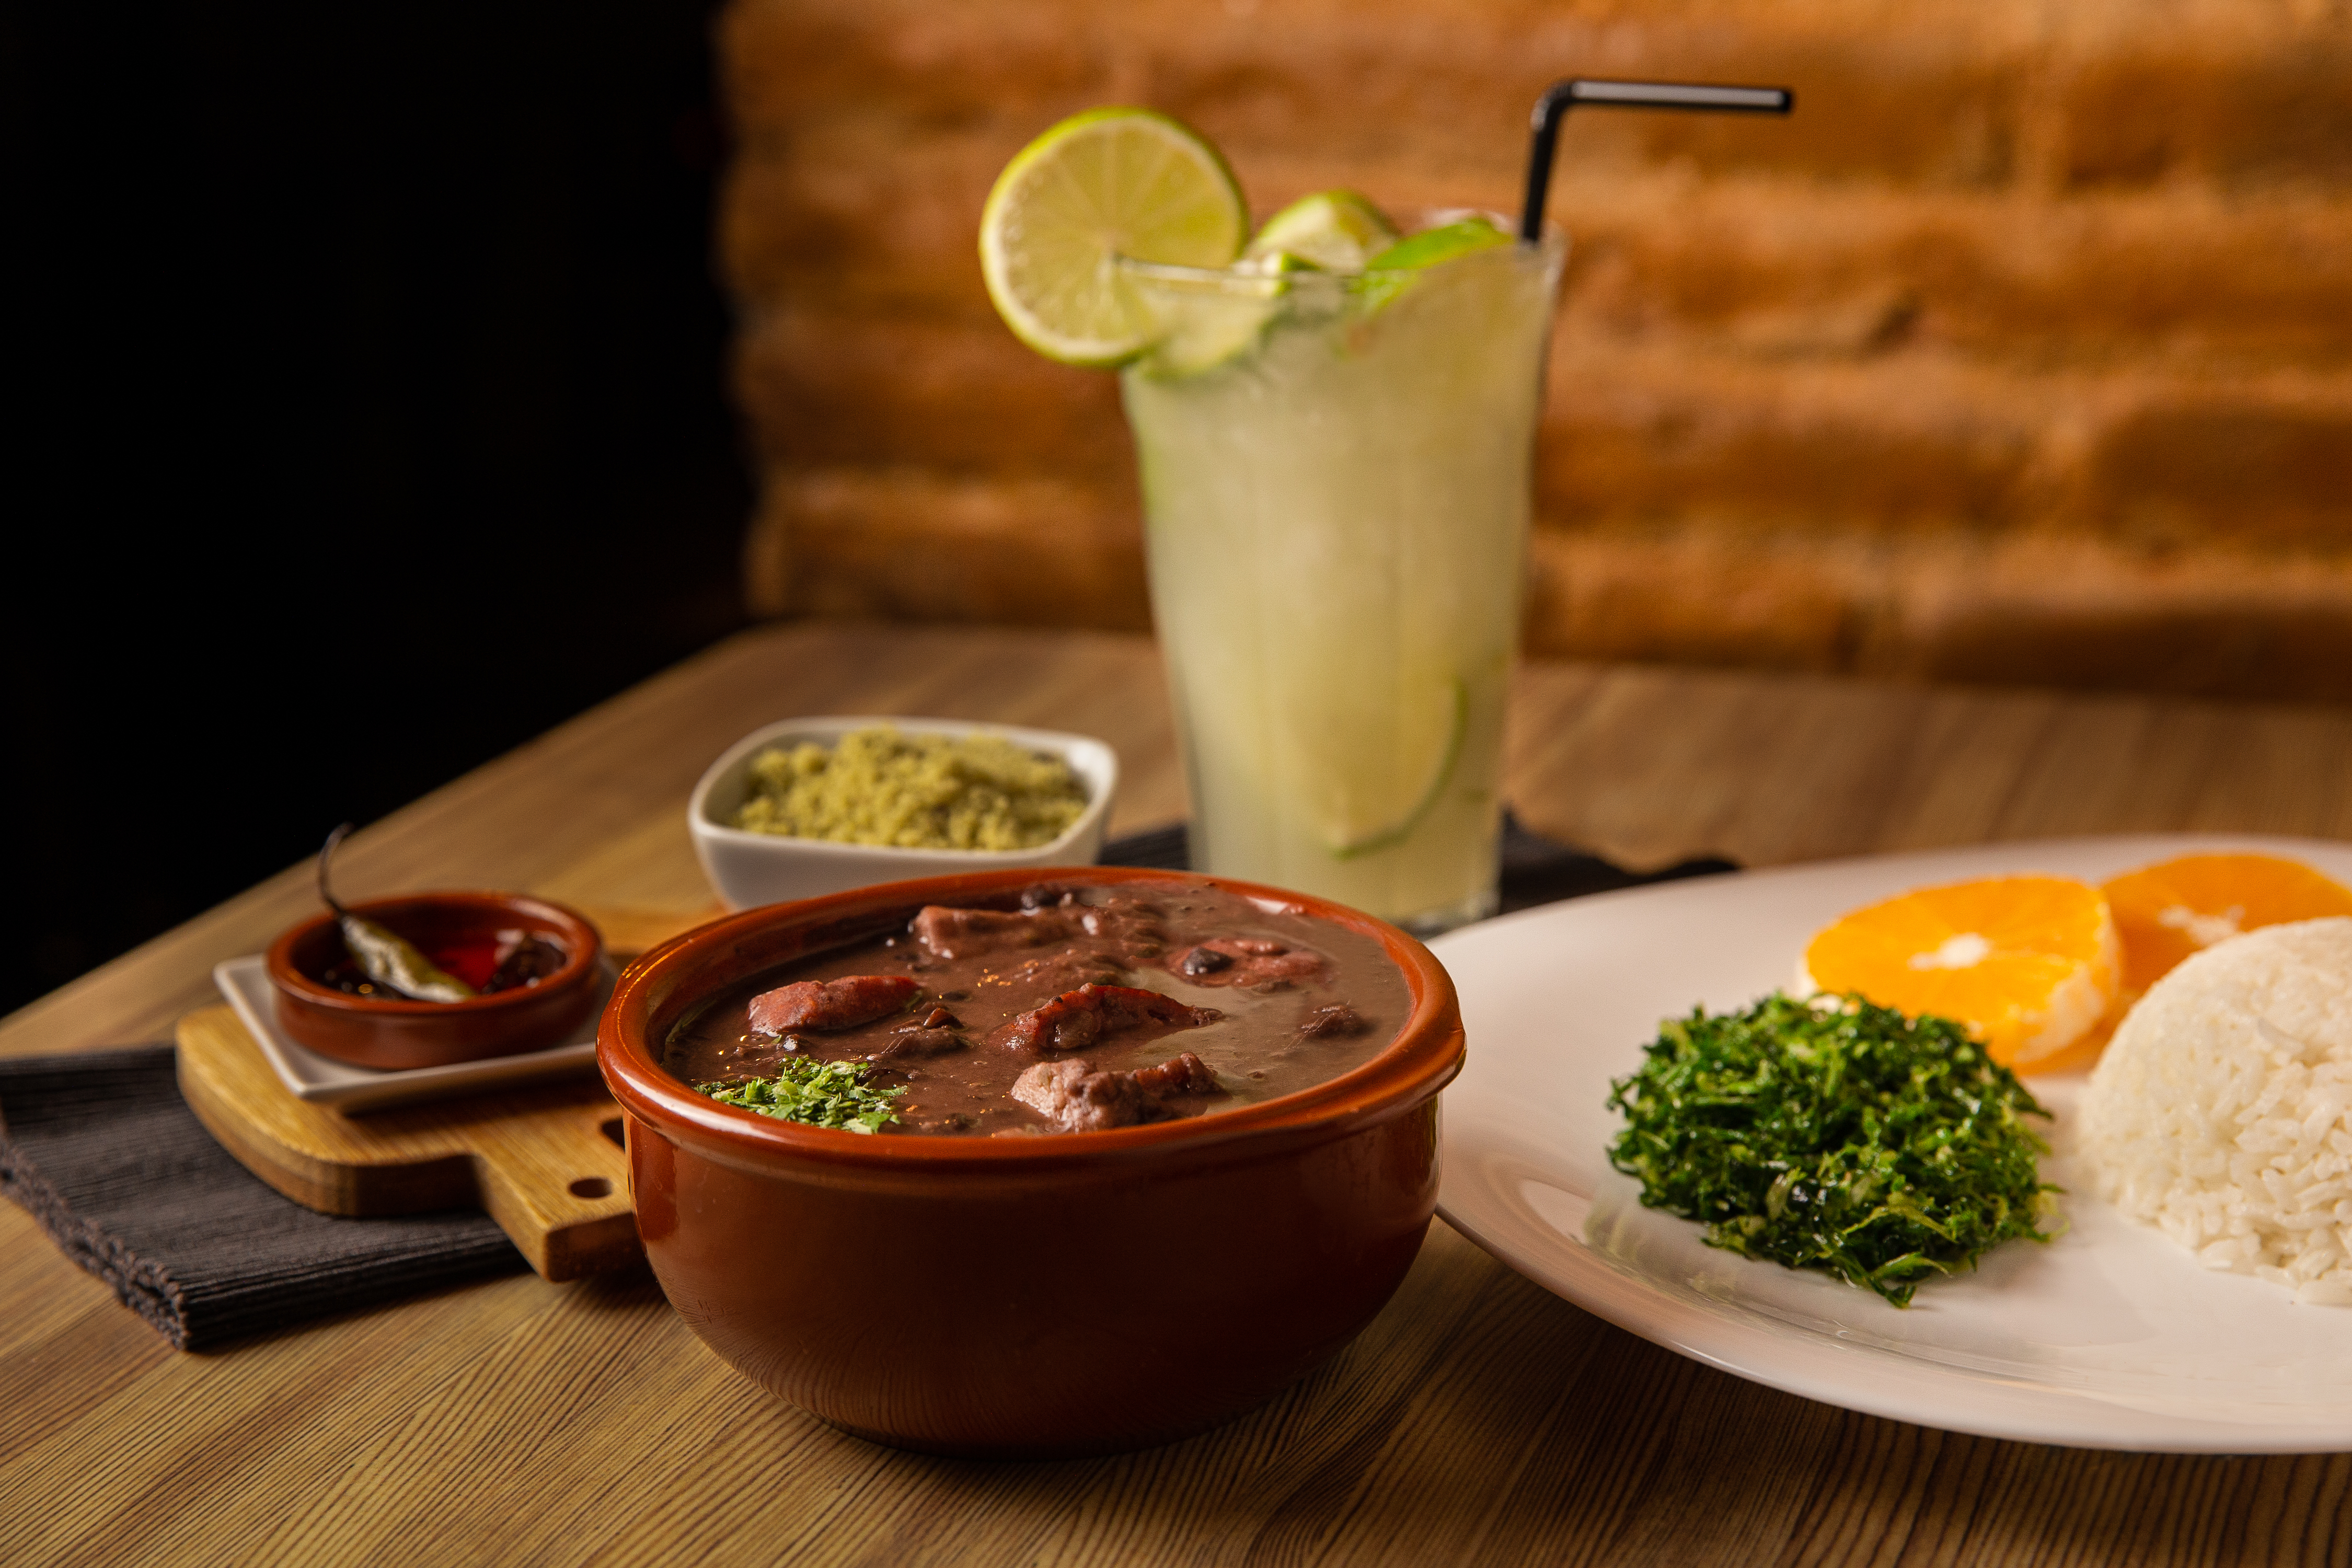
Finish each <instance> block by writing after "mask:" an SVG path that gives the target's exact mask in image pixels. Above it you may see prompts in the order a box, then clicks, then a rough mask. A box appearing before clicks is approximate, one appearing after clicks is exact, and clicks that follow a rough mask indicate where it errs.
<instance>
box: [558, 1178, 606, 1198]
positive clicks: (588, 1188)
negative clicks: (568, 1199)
mask: <svg viewBox="0 0 2352 1568" xmlns="http://www.w3.org/2000/svg"><path fill="white" fill-rule="evenodd" d="M568 1190H569V1191H570V1192H571V1194H572V1196H573V1197H575V1198H602V1197H610V1196H611V1195H612V1192H613V1184H612V1183H610V1182H608V1181H606V1180H605V1179H604V1177H602V1176H583V1177H581V1178H580V1179H579V1180H578V1181H576V1182H574V1183H572V1185H571V1187H570V1188H569V1189H568Z"/></svg>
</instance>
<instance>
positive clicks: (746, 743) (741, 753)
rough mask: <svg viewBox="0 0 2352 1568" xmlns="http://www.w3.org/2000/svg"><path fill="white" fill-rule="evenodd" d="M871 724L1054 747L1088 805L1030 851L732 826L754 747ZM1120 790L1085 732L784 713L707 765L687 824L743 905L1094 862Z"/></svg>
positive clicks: (731, 902)
mask: <svg viewBox="0 0 2352 1568" xmlns="http://www.w3.org/2000/svg"><path fill="white" fill-rule="evenodd" d="M877 724H887V725H889V726H891V727H892V728H894V729H896V730H898V731H903V732H905V733H907V734H909V735H950V736H961V735H971V734H975V733H979V734H989V735H998V736H1002V737H1003V739H1005V740H1007V741H1010V742H1013V744H1014V745H1016V746H1023V747H1025V748H1027V749H1028V750H1030V751H1033V752H1052V753H1054V754H1055V755H1056V756H1058V757H1060V758H1061V759H1062V760H1063V761H1064V762H1066V763H1069V765H1070V771H1071V772H1072V773H1076V774H1077V775H1078V778H1079V779H1080V780H1081V781H1082V782H1083V783H1084V784H1086V788H1087V809H1086V813H1085V815H1083V816H1080V817H1079V818H1078V820H1077V821H1076V822H1075V823H1073V824H1071V825H1070V827H1069V829H1068V831H1066V832H1065V833H1064V834H1063V835H1062V836H1061V837H1059V838H1056V839H1055V840H1054V841H1053V842H1052V843H1051V844H1041V845H1039V846H1037V847H1035V848H1034V849H898V848H892V847H885V846H879V845H872V844H836V843H834V842H832V841H830V840H828V839H823V838H793V837H785V836H783V835H781V834H774V833H752V832H749V831H747V830H745V829H743V828H740V827H736V826H731V824H732V822H733V821H734V817H735V814H736V813H737V812H738V811H740V810H741V809H742V805H743V802H744V800H745V798H746V797H747V796H748V795H749V794H750V779H751V759H752V757H754V756H755V755H757V754H758V753H759V752H763V751H765V750H767V749H768V748H769V747H771V746H785V747H789V746H793V745H796V744H798V743H799V742H803V741H814V742H816V743H817V744H819V745H822V746H831V745H832V744H834V743H835V742H837V741H839V740H840V739H841V737H842V736H844V735H845V734H847V733H849V732H850V731H852V730H864V729H868V728H870V727H872V726H874V725H877ZM1117 793H1118V753H1117V752H1113V751H1112V750H1111V749H1110V748H1109V747H1108V746H1107V745H1105V744H1103V742H1100V741H1097V740H1093V739H1090V738H1088V737H1087V736H1085V735H1066V734H1063V733H1061V732H1060V731H1055V730H1022V729H1015V728H1013V726H1011V725H1006V724H982V723H976V722H974V721H971V720H969V719H898V718H877V717H864V718H838V717H836V718H824V719H786V720H782V721H779V722H777V723H774V724H770V725H768V726H767V727H766V728H764V729H760V730H754V731H751V733H750V734H748V735H746V736H744V737H743V738H742V739H741V740H740V741H738V742H735V743H734V744H733V745H732V746H730V747H729V748H728V749H727V751H726V753H725V754H724V755H722V756H721V757H720V758H719V760H718V761H717V762H715V763H711V764H710V766H709V769H708V770H707V771H706V772H705V773H703V775H702V778H701V781H700V782H699V783H698V784H696V785H695V786H694V795H693V796H692V798H691V799H689V800H688V802H687V807H686V826H687V831H688V833H690V834H692V835H693V837H694V852H695V855H696V856H697V858H699V859H700V860H701V862H702V874H703V875H704V876H706V877H708V878H709V879H710V886H711V887H712V889H715V890H716V891H717V892H718V894H719V898H720V899H721V900H725V902H726V904H727V906H728V907H729V908H730V909H737V910H740V909H749V908H751V907H752V906H753V905H756V904H777V903H784V902H787V901H789V900H793V899H813V898H815V897H817V896H818V895H819V894H823V893H838V892H843V891H845V890H846V889H851V888H864V887H870V886H872V885H873V884H875V883H877V882H897V881H902V880H904V879H907V878H909V877H937V876H944V875H950V874H952V873H955V872H960V871H990V870H1001V869H1003V868H1008V867H1010V868H1021V867H1033V866H1035V867H1043V866H1091V865H1093V864H1094V863H1095V859H1096V858H1097V856H1099V855H1100V854H1101V853H1102V844H1103V828H1104V826H1105V825H1106V824H1107V823H1108V822H1109V820H1110V805H1111V797H1112V796H1113V795H1115V794H1117Z"/></svg>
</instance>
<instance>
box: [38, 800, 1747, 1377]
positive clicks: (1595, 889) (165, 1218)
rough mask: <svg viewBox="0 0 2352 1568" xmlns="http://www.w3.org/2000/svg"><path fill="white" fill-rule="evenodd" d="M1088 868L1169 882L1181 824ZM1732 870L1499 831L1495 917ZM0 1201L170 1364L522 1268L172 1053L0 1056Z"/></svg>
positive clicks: (1122, 841) (484, 1226) (465, 1222)
mask: <svg viewBox="0 0 2352 1568" xmlns="http://www.w3.org/2000/svg"><path fill="white" fill-rule="evenodd" d="M1102 858H1103V862H1104V864H1106V865H1112V866H1151V867H1159V868H1164V869H1169V870H1182V869H1183V868H1185V867H1186V866H1187V865H1188V864H1189V863H1190V862H1189V860H1188V859H1187V844H1186V837H1185V831H1184V827H1183V825H1182V824H1181V823H1179V824H1177V825H1175V826H1170V827H1163V828H1160V829H1157V830H1155V831H1152V832H1149V833H1139V834H1133V835H1130V836H1129V837H1125V838H1118V839H1114V840H1112V841H1111V842H1110V843H1108V844H1107V845H1105V846H1104V847H1103V855H1102ZM1734 869H1736V868H1735V867H1734V866H1733V865H1732V864H1731V862H1729V861H1727V860H1689V861H1685V862H1684V863H1683V864H1681V865H1679V866H1675V867H1670V868H1667V869H1665V870H1664V871H1659V872H1654V873H1651V874H1648V875H1636V874H1635V873H1633V872H1630V871H1626V870H1624V869H1622V868H1619V867H1617V866H1613V865H1612V864H1611V863H1610V862H1608V861H1606V860H1603V859H1601V858H1599V857H1597V856H1593V855H1588V854H1585V853H1584V852H1582V851H1581V850H1578V849H1573V848H1570V847H1568V846H1566V845H1562V844H1555V843H1553V842H1552V841H1551V840H1549V839H1548V838H1544V837H1540V836H1538V835H1537V834H1533V833H1529V832H1528V831H1527V830H1526V829H1525V828H1523V827H1521V826H1519V824H1518V823H1517V821H1515V820H1513V819H1511V818H1510V817H1509V816H1506V817H1505V818H1504V827H1503V876H1502V884H1503V909H1504V910H1505V911H1506V912H1508V911H1509V910H1519V909H1526V908H1528V907H1529V906H1530V905H1534V904H1541V903H1549V902H1550V901H1552V900H1556V899H1570V898H1576V897H1578V896H1580V895H1581V894H1585V893H1599V892H1607V891H1609V890H1612V889H1617V888H1629V887H1633V886H1636V885H1638V884H1641V883H1643V882H1657V881H1667V880H1672V879H1675V878H1680V877H1696V876H1705V875H1707V874H1709V873H1712V872H1717V871H1729V870H1734ZM0 1193H5V1194H6V1195H7V1196H9V1197H10V1198H13V1199H15V1200H16V1202H17V1203H18V1204H21V1205H24V1207H26V1209H28V1210H30V1211H31V1212H32V1214H33V1216H34V1217H35V1218H36V1219H37V1220H38V1221H40V1224H41V1226H42V1228H43V1229H45V1230H47V1232H48V1233H49V1235H50V1236H51V1237H53V1238H54V1239H55V1240H56V1242H57V1244H58V1247H61V1248H63V1249H64V1251H65V1253H66V1256H67V1257H68V1258H72V1259H73V1260H74V1261H75V1262H77V1263H79V1264H80V1265H81V1266H82V1267H83V1268H87V1269H89V1271H90V1272H91V1273H93V1274H96V1275H98V1276H99V1277H100V1279H104V1280H105V1281H106V1282H107V1283H108V1284H110V1285H111V1286H112V1287H113V1288H114V1291H115V1294H117V1295H118V1296H121V1298H122V1300H124V1301H125V1302H127V1303H128V1304H129V1305H130V1306H131V1308H133V1309H134V1310H137V1311H138V1313H139V1314H140V1315H141V1316H142V1317H143V1318H145V1319H146V1320H147V1321H149V1322H151V1323H152V1324H154V1325H155V1327H156V1329H157V1330H158V1331H161V1332H162V1333H163V1336H164V1337H165V1338H167V1339H169V1340H170V1341H171V1342H172V1343H173V1344H174V1345H177V1346H178V1347H180V1348H181V1349H182V1350H198V1349H203V1348H205V1347H207V1346H211V1345H216V1344H220V1343H223V1342H226V1341H230V1340H235V1339H238V1338H241V1337H243V1336H245V1335H247V1334H254V1333H260V1332H263V1331H268V1330H271V1329H279V1328H284V1327H287V1326H288V1325H289V1324H294V1323H300V1322H304V1321H309V1320H310V1319H313V1318H321V1317H325V1316H328V1315H329V1314H331V1313H334V1312H341V1311H348V1310H352V1309H354V1308H359V1307H366V1306H373V1305H376V1304H379V1303H382V1302H385V1301H393V1300H400V1299H401V1298H403V1297H407V1296H414V1295H418V1294H421V1293H423V1292H425V1291H426V1290H431V1289H436V1288H438V1287H440V1286H444V1285H449V1284H454V1283H457V1282H459V1281H462V1280H467V1279H478V1278H481V1277H483V1276H486V1275H492V1274H506V1273H510V1272H512V1271H514V1270H515V1269H518V1268H522V1267H523V1260H522V1256H521V1254H520V1253H518V1252H517V1251H515V1249H514V1246H513V1244H512V1243H511V1242H509V1241H508V1240H507V1238H506V1236H505V1234H504V1233H503V1232H501V1231H500V1230H499V1227H498V1226H497V1225H496V1224H494V1223H492V1221H491V1220H490V1219H489V1217H488V1215H479V1214H472V1213H450V1214H438V1215H413V1216H408V1217H404V1218H399V1219H339V1218H336V1217H335V1216H333V1215H322V1214H314V1213H313V1212H311V1211H310V1210H309V1209H306V1208H304V1207H303V1206H302V1205H299V1204H297V1203H295V1202H293V1201H292V1200H291V1199H289V1198H283V1197H280V1196H278V1194H277V1193H276V1192H274V1191H272V1190H271V1189H270V1188H269V1187H268V1186H266V1185H264V1184H262V1183H261V1182H260V1181H259V1180H258V1179H257V1178H256V1177H254V1176H253V1175H251V1174H250V1173H247V1171H246V1169H245V1167H244V1166H242V1165H240V1164H238V1163H236V1160H234V1159H233V1158H231V1157H230V1156H229V1154H228V1152H226V1150H224V1149H222V1148H221V1146H220V1145H219V1144H218V1143H215V1142H213V1138H212V1134H210V1133H209V1132H206V1131H205V1129H204V1125H203V1123H201V1122H199V1121H197V1120H196V1118H195V1115H194V1112H192V1111H191V1110H188V1108H187V1105H186V1103H185V1102H184V1101H183V1100H181V1098H180V1090H179V1085H178V1082H177V1080H176V1079H175V1077H174V1074H173V1057H172V1047H169V1046H135V1047H131V1048H129V1049H126V1050H114V1051H85V1052H79V1053H76V1054H72V1055H67V1056H54V1057H25V1058H16V1059H15V1060H7V1059H0Z"/></svg>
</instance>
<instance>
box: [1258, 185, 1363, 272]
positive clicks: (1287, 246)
mask: <svg viewBox="0 0 2352 1568" xmlns="http://www.w3.org/2000/svg"><path fill="white" fill-rule="evenodd" d="M1396 237H1397V231H1396V226H1395V225H1394V224H1391V222H1389V220H1388V216H1387V215H1386V214H1384V213H1382V212H1381V209H1380V208H1378V207H1376V206H1374V205H1372V204H1371V202H1370V200H1368V199H1367V198H1365V197H1364V196H1361V195H1358V194H1357V193H1356V192H1354V191H1318V192H1316V193H1315V194H1314V195H1311V196H1301V197H1299V198H1298V199H1297V201H1295V202H1293V203H1291V204H1290V205H1288V206H1286V207H1285V208H1283V209H1282V210H1281V211H1280V212H1278V213H1276V214H1275V215H1274V216H1272V217H1270V218H1268V219H1266V220H1265V227H1263V228H1261V229H1259V230H1258V231H1257V237H1256V238H1255V239H1253V240H1251V241H1250V243H1249V248H1248V249H1247V250H1246V251H1244V252H1243V255H1244V256H1246V257H1249V258H1258V257H1265V256H1276V255H1290V256H1295V257H1297V258H1300V259H1301V260H1304V261H1308V262H1312V263H1313V264H1314V265H1315V266H1317V267H1320V268H1324V269H1325V270H1326V271H1329V272H1360V271H1362V270H1363V269H1364V263H1365V261H1366V260H1368V259H1369V258H1371V257H1372V256H1373V255H1375V254H1376V253H1378V252H1380V251H1383V250H1386V249H1387V248H1388V247H1390V246H1391V245H1393V244H1395V243H1396Z"/></svg>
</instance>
